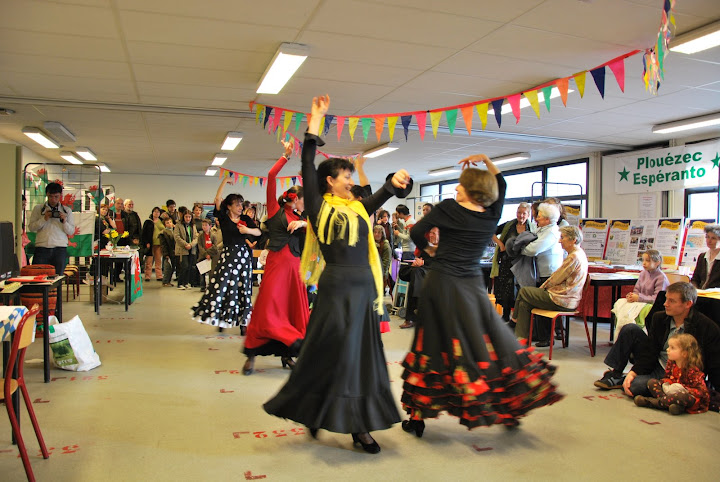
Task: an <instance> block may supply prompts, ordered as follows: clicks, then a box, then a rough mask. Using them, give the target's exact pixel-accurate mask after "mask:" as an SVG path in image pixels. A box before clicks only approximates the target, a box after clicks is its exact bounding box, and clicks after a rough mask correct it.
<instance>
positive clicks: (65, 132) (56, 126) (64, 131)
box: [43, 121, 77, 142]
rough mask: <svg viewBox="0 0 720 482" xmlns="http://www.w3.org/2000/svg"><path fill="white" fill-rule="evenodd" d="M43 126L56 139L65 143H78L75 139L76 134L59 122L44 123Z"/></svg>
mask: <svg viewBox="0 0 720 482" xmlns="http://www.w3.org/2000/svg"><path fill="white" fill-rule="evenodd" d="M43 126H44V127H45V129H46V130H47V131H48V132H49V133H50V134H52V135H54V136H55V138H56V139H60V140H61V141H64V142H75V141H77V138H76V137H75V134H73V133H72V132H70V129H68V128H67V127H65V126H64V125H62V124H61V123H59V122H55V121H47V122H45V123H43Z"/></svg>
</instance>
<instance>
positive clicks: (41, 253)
mask: <svg viewBox="0 0 720 482" xmlns="http://www.w3.org/2000/svg"><path fill="white" fill-rule="evenodd" d="M45 194H47V202H46V203H45V204H38V205H37V206H35V207H34V208H33V210H32V214H31V215H30V223H29V225H28V228H29V230H30V231H32V232H35V233H36V235H35V255H34V256H33V264H50V265H53V266H55V273H56V274H58V275H61V274H63V272H64V271H65V265H66V264H67V245H68V236H70V235H72V234H73V233H74V232H75V223H74V222H73V214H72V209H71V208H70V207H67V206H63V205H62V204H60V198H61V197H62V186H61V185H60V184H58V183H56V182H51V183H49V184H48V185H47V187H46V188H45Z"/></svg>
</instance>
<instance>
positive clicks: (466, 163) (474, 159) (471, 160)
mask: <svg viewBox="0 0 720 482" xmlns="http://www.w3.org/2000/svg"><path fill="white" fill-rule="evenodd" d="M489 160H490V158H489V157H488V156H486V155H485V154H473V155H472V156H468V157H466V158H465V159H463V160H462V161H460V162H458V164H462V165H463V169H467V168H468V167H470V164H472V165H473V166H477V163H478V162H488V161H489Z"/></svg>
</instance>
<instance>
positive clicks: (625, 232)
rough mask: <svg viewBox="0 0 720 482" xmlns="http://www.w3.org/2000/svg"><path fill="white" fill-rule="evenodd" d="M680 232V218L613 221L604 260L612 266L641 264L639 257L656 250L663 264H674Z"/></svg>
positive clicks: (678, 252)
mask: <svg viewBox="0 0 720 482" xmlns="http://www.w3.org/2000/svg"><path fill="white" fill-rule="evenodd" d="M684 229H685V225H684V224H683V218H660V219H614V220H612V221H610V228H609V231H608V240H607V246H606V250H605V255H604V259H607V260H609V261H610V262H612V263H613V264H621V265H634V264H641V263H642V254H643V253H644V252H645V251H646V250H648V249H656V250H658V251H660V254H661V255H662V257H663V261H662V262H663V264H670V265H677V264H678V263H679V261H680V247H681V244H682V241H683V235H684Z"/></svg>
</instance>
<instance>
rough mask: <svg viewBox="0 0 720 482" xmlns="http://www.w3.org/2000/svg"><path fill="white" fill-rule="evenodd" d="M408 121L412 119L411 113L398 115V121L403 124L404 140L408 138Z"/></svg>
mask: <svg viewBox="0 0 720 482" xmlns="http://www.w3.org/2000/svg"><path fill="white" fill-rule="evenodd" d="M410 121H412V116H411V115H404V116H401V117H400V123H401V124H402V126H403V132H404V133H405V141H407V140H408V130H409V129H410Z"/></svg>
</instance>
